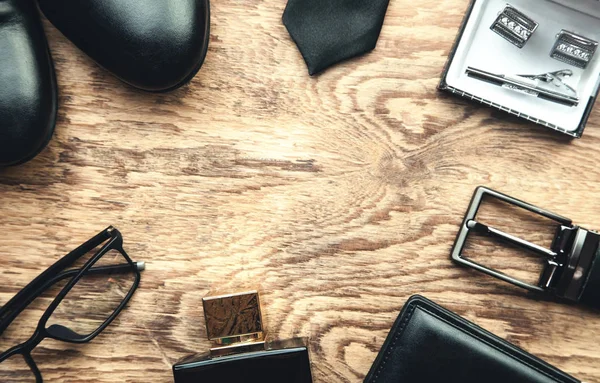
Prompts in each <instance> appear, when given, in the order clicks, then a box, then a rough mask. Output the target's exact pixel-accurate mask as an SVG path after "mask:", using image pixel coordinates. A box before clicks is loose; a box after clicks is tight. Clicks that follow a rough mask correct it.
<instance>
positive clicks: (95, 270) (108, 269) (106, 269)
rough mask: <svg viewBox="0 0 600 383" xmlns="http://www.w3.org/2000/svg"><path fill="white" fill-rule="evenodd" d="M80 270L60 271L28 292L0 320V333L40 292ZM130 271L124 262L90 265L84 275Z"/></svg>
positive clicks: (139, 267)
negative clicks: (25, 296)
mask: <svg viewBox="0 0 600 383" xmlns="http://www.w3.org/2000/svg"><path fill="white" fill-rule="evenodd" d="M134 265H135V267H136V269H137V270H138V271H143V270H144V269H145V263H144V262H135V263H134ZM80 271H81V269H72V270H67V271H63V272H62V273H60V274H58V275H57V276H55V277H54V278H52V279H51V280H49V281H48V282H46V283H45V284H44V285H43V286H41V287H40V288H39V289H37V290H36V291H33V292H32V293H31V294H29V295H28V296H27V298H26V299H24V300H23V301H21V302H18V303H19V305H18V306H17V307H15V308H13V310H11V312H10V313H9V314H8V315H6V316H5V317H4V318H3V319H2V320H1V321H0V334H2V333H3V332H4V330H6V328H8V326H10V324H11V323H12V321H13V320H14V319H15V318H16V317H17V316H18V315H19V314H20V313H21V312H22V311H23V310H25V308H26V307H27V306H28V305H29V304H30V303H31V302H33V301H34V300H35V299H36V298H37V297H39V296H40V295H41V294H43V293H44V291H46V290H47V289H48V288H50V286H52V285H54V284H55V283H57V282H60V281H62V280H63V279H67V278H72V277H74V276H76V275H77V274H78V273H79V272H80ZM130 271H131V265H130V264H128V263H125V264H121V265H110V266H100V267H92V268H91V269H89V270H88V271H87V273H86V275H103V274H120V273H127V272H130Z"/></svg>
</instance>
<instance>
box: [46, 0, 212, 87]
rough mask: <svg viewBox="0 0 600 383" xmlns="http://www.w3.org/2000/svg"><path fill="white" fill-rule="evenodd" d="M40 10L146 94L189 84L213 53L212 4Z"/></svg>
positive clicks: (54, 4)
mask: <svg viewBox="0 0 600 383" xmlns="http://www.w3.org/2000/svg"><path fill="white" fill-rule="evenodd" d="M39 5H40V9H41V10H42V12H44V14H45V15H46V17H47V18H48V20H50V22H51V23H52V24H53V25H54V26H55V27H56V28H58V29H59V30H60V31H61V32H62V33H63V34H64V35H65V36H66V37H67V38H68V39H70V40H71V41H72V42H73V43H74V44H75V45H76V46H77V47H79V48H80V49H81V50H82V51H84V52H85V53H86V54H87V55H89V56H90V57H91V58H92V59H93V60H95V61H96V62H97V63H98V64H99V65H101V66H102V67H104V68H106V69H107V70H109V71H110V72H112V73H113V74H114V75H116V76H117V77H118V78H120V79H121V80H123V81H124V82H126V83H128V84H130V85H132V86H134V87H137V88H140V89H143V90H147V91H153V92H164V91H169V90H173V89H176V88H178V87H180V86H182V85H184V84H186V83H187V82H189V81H190V80H191V79H192V78H193V77H194V76H195V75H196V73H197V72H198V70H199V69H200V67H201V66H202V63H203V62H204V58H205V56H206V52H207V49H208V41H209V35H210V33H209V27H210V10H209V0H169V1H139V0H85V1H81V0H39Z"/></svg>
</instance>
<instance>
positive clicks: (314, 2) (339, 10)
mask: <svg viewBox="0 0 600 383" xmlns="http://www.w3.org/2000/svg"><path fill="white" fill-rule="evenodd" d="M388 3H389V0H288V3H287V6H286V8H285V11H284V13H283V24H284V25H285V27H286V28H287V30H288V32H289V33H290V36H291V37H292V39H293V40H294V42H296V45H297V46H298V49H300V53H302V57H304V61H306V65H307V66H308V73H309V74H310V75H314V74H317V73H319V72H321V71H323V70H325V69H327V68H328V67H330V66H332V65H334V64H336V63H339V62H341V61H343V60H346V59H349V58H352V57H356V56H359V55H362V54H364V53H367V52H369V51H371V50H373V49H375V45H376V44H377V40H378V39H379V33H380V32H381V27H382V26H383V20H384V18H385V13H386V11H387V7H388Z"/></svg>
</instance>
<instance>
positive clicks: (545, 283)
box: [452, 187, 600, 302]
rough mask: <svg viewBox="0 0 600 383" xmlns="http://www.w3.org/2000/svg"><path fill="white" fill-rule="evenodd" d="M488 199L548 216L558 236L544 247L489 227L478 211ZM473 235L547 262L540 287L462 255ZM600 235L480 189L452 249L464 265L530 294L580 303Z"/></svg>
mask: <svg viewBox="0 0 600 383" xmlns="http://www.w3.org/2000/svg"><path fill="white" fill-rule="evenodd" d="M485 196H488V197H493V198H496V199H498V200H501V201H504V202H507V203H509V204H511V205H514V206H517V207H519V208H522V209H524V210H527V211H530V212H532V213H535V214H538V215H540V216H543V217H546V218H548V219H550V220H553V221H555V222H556V223H557V229H556V234H555V237H554V240H553V243H552V245H551V246H550V248H545V247H542V246H539V245H536V244H534V243H531V242H529V241H526V240H524V239H522V238H519V237H516V236H514V235H511V234H508V233H505V232H503V231H501V230H498V229H496V228H493V227H491V226H487V225H485V224H483V223H481V222H478V221H477V220H476V216H477V211H478V210H479V207H480V206H481V203H482V200H483V198H484V197H485ZM471 234H479V235H484V236H488V237H490V238H494V239H498V240H501V241H505V242H508V243H511V244H514V245H516V246H518V247H520V248H522V249H524V250H527V251H530V252H533V253H535V254H537V255H539V256H541V257H544V258H545V259H546V265H545V267H544V270H543V272H542V274H541V276H540V279H539V282H538V284H537V285H533V284H530V283H526V282H523V281H521V280H519V279H517V278H514V277H512V276H509V275H507V274H505V273H502V272H500V271H497V270H494V269H491V268H489V267H486V266H483V265H481V264H479V263H476V262H474V261H472V260H470V259H468V258H466V257H464V256H463V250H464V247H465V244H466V241H467V239H468V238H469V236H470V235H471ZM599 243H600V235H598V234H597V233H595V232H593V231H590V230H586V229H583V228H581V227H579V226H575V225H573V222H572V221H571V220H570V219H569V218H565V217H562V216H560V215H558V214H555V213H552V212H550V211H548V210H544V209H541V208H539V207H537V206H534V205H531V204H529V203H527V202H523V201H521V200H518V199H516V198H513V197H510V196H508V195H506V194H502V193H500V192H497V191H494V190H491V189H488V188H486V187H478V188H477V189H476V190H475V193H474V195H473V199H472V200H471V204H470V206H469V209H468V210H467V213H466V215H465V218H464V220H463V222H462V225H461V228H460V231H459V232H458V235H457V237H456V241H455V242H454V247H453V248H452V259H453V260H454V261H455V262H457V263H459V264H461V265H464V266H468V267H471V268H473V269H475V270H478V271H480V272H483V273H485V274H488V275H491V276H492V277H495V278H498V279H501V280H503V281H505V282H508V283H511V284H513V285H515V286H518V287H522V288H524V289H527V290H529V291H535V292H538V293H545V294H550V295H554V296H557V297H559V298H564V299H568V300H571V301H576V302H577V301H579V298H580V297H581V293H582V292H583V288H584V284H585V282H586V279H587V276H588V274H589V270H590V268H591V265H592V262H593V261H594V258H595V256H596V253H597V251H598V245H599Z"/></svg>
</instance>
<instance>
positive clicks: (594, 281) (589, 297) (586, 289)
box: [579, 249, 600, 309]
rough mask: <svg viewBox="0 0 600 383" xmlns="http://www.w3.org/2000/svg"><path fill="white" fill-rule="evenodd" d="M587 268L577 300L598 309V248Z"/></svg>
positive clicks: (599, 269) (599, 263)
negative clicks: (585, 278)
mask: <svg viewBox="0 0 600 383" xmlns="http://www.w3.org/2000/svg"><path fill="white" fill-rule="evenodd" d="M589 270H590V271H589V272H588V276H587V280H586V281H585V284H584V286H583V289H582V292H581V296H580V298H579V301H580V302H581V303H583V304H585V305H588V306H589V307H594V308H596V309H600V249H599V250H596V256H595V257H594V260H593V262H592V264H591V266H590V269H589Z"/></svg>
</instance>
